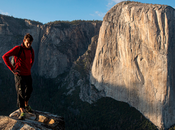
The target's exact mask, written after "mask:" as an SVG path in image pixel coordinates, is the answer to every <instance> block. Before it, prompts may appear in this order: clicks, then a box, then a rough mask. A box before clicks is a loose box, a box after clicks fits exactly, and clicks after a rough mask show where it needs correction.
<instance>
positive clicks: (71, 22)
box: [47, 20, 102, 25]
mask: <svg viewBox="0 0 175 130" xmlns="http://www.w3.org/2000/svg"><path fill="white" fill-rule="evenodd" d="M82 22H96V23H100V22H102V21H101V20H73V21H62V20H58V21H53V22H48V23H47V25H57V24H73V25H75V24H80V23H82Z"/></svg>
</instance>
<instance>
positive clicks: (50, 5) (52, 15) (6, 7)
mask: <svg viewBox="0 0 175 130" xmlns="http://www.w3.org/2000/svg"><path fill="white" fill-rule="evenodd" d="M121 1H122V0H28V1H27V0H0V14H5V15H9V16H13V17H15V18H22V19H23V18H25V19H30V20H35V21H39V22H42V23H48V22H51V21H56V20H68V21H72V20H80V19H81V20H103V17H104V15H105V14H106V13H107V11H108V10H109V9H111V8H112V7H113V6H114V5H115V4H117V3H119V2H121ZM137 1H138V2H141V3H152V4H164V5H169V6H171V7H173V8H174V7H175V0H137Z"/></svg>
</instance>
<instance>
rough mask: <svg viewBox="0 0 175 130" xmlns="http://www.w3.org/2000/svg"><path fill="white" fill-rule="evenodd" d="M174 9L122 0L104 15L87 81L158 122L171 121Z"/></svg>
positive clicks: (173, 111)
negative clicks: (89, 79)
mask: <svg viewBox="0 0 175 130" xmlns="http://www.w3.org/2000/svg"><path fill="white" fill-rule="evenodd" d="M174 23H175V9H173V8H172V7H170V6H166V5H153V4H143V3H139V2H130V1H125V2H121V3H119V4H117V5H115V6H114V7H113V8H112V9H110V10H109V11H108V12H107V14H106V15H105V17H104V19H103V23H102V26H101V28H100V32H99V38H98V44H97V49H96V54H95V58H94V62H93V65H92V70H91V77H90V78H91V84H92V85H93V86H95V87H96V89H98V91H103V92H104V93H105V94H104V96H106V97H112V98H113V99H116V100H118V101H123V102H127V103H128V104H130V105H131V106H133V107H135V108H136V109H138V110H139V111H140V112H141V113H142V114H143V115H144V116H145V117H146V118H148V119H149V120H150V121H152V122H153V123H154V124H155V125H156V126H157V127H158V128H163V129H164V128H165V129H166V128H169V127H170V126H171V125H173V124H174V123H175V116H174V115H175V102H174V99H175V82H174V80H173V79H174V78H175V51H174V50H175V42H174V41H175V26H174Z"/></svg>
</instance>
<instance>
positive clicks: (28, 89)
mask: <svg viewBox="0 0 175 130" xmlns="http://www.w3.org/2000/svg"><path fill="white" fill-rule="evenodd" d="M25 81H26V88H25V94H26V95H25V109H26V111H27V112H32V109H31V107H30V106H29V104H28V102H29V99H30V96H31V93H32V91H33V87H32V77H31V75H30V76H26V80H25Z"/></svg>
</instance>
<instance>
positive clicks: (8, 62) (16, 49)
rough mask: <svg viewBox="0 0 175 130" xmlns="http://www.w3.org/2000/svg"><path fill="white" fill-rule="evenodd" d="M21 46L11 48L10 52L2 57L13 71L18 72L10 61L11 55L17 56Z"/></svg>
mask: <svg viewBox="0 0 175 130" xmlns="http://www.w3.org/2000/svg"><path fill="white" fill-rule="evenodd" d="M19 49H20V47H18V46H15V47H14V48H12V49H11V50H9V51H8V52H6V53H5V54H4V55H3V56H2V59H3V60H4V63H5V64H6V66H7V67H8V68H9V69H10V70H11V71H12V72H13V73H16V72H17V71H16V70H15V68H14V67H13V66H12V64H11V62H10V59H9V58H10V57H11V56H17V55H18V52H19Z"/></svg>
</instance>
